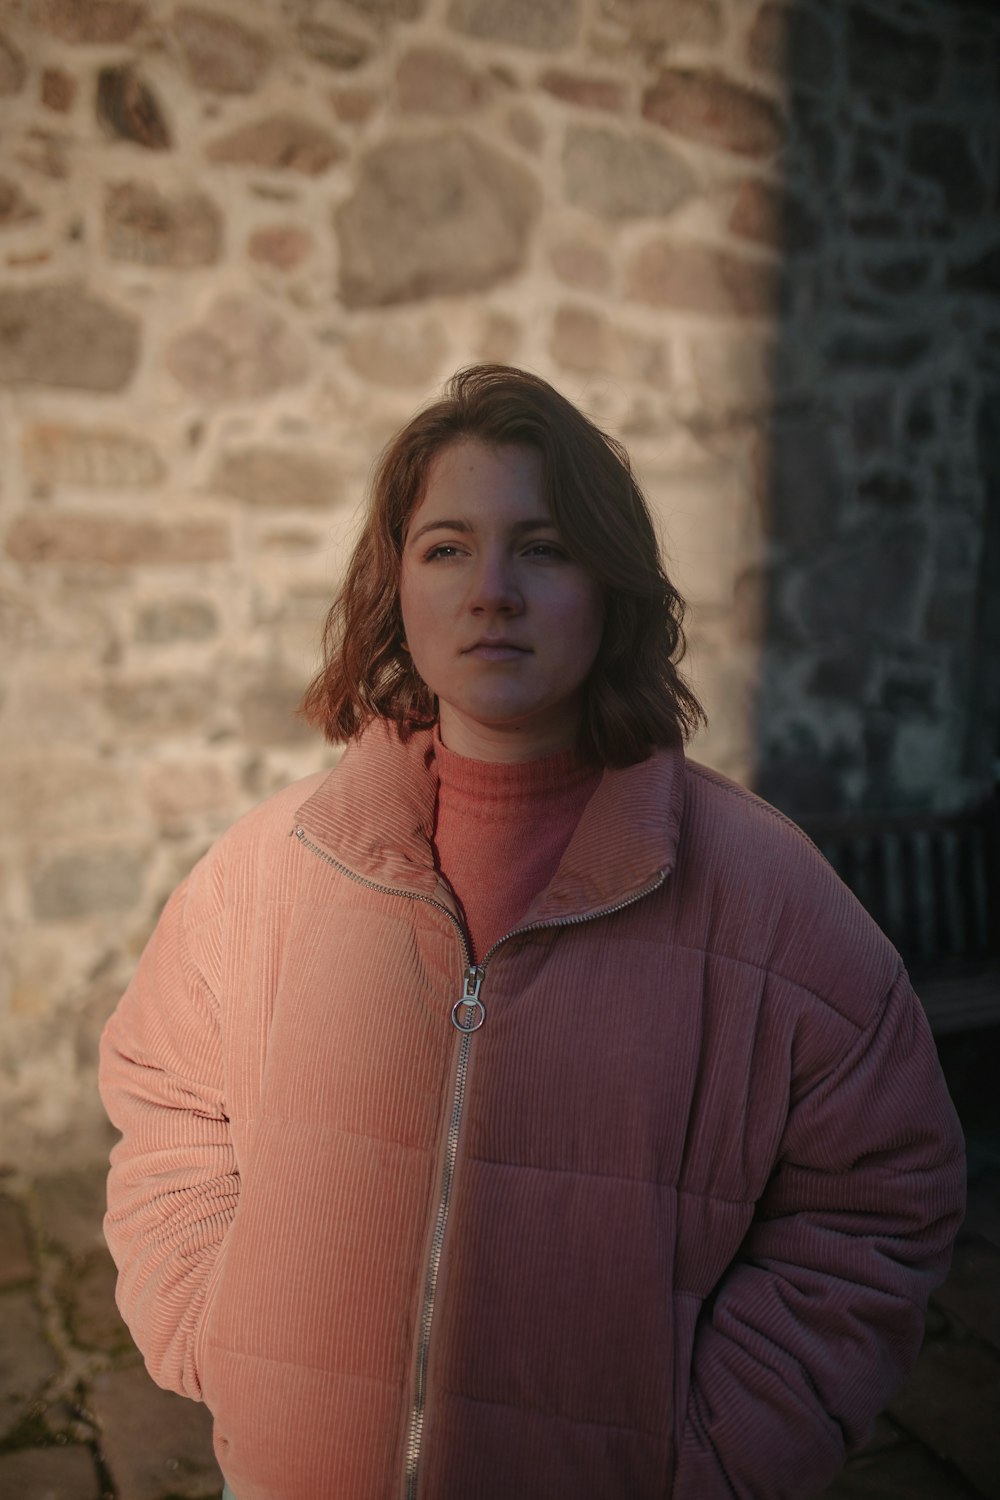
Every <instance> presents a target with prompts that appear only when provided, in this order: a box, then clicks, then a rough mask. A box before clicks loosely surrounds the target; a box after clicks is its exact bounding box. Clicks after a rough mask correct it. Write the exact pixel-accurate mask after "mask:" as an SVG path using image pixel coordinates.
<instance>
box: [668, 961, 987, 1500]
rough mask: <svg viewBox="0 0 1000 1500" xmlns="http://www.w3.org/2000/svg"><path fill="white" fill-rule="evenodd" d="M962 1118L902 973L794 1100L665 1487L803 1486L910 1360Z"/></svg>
mask: <svg viewBox="0 0 1000 1500" xmlns="http://www.w3.org/2000/svg"><path fill="white" fill-rule="evenodd" d="M964 1195H965V1163H964V1154H963V1144H962V1137H961V1131H960V1128H959V1124H958V1120H957V1118H956V1116H955V1112H954V1109H953V1107H952V1104H951V1100H950V1099H949V1097H948V1094H947V1090H946V1088H945V1085H944V1081H943V1079H942V1076H941V1072H940V1068H939V1066H938V1062H937V1055H936V1052H935V1049H934V1044H933V1041H932V1039H931V1036H930V1031H929V1028H928V1026H927V1022H926V1019H925V1017H924V1014H923V1010H922V1008H921V1006H920V1004H919V1002H918V1001H917V1000H916V998H915V997H914V995H913V992H912V990H911V989H910V986H909V982H908V980H907V978H906V975H905V973H902V972H901V973H900V975H899V976H898V978H897V980H896V982H895V984H894V985H893V987H892V989H891V991H890V993H889V995H888V996H887V998H886V999H885V1001H884V1003H883V1004H882V1005H880V1006H879V1008H878V1012H877V1014H876V1016H875V1018H874V1019H873V1020H872V1022H871V1024H870V1025H869V1026H868V1027H867V1028H866V1029H865V1030H864V1031H863V1032H861V1033H860V1035H859V1036H858V1038H857V1040H856V1042H855V1044H854V1045H853V1046H852V1048H851V1050H850V1052H849V1053H848V1055H847V1056H845V1057H844V1058H843V1059H842V1061H841V1062H840V1063H839V1064H838V1065H837V1066H836V1067H835V1068H834V1070H833V1071H832V1072H828V1073H827V1074H826V1076H825V1077H823V1079H822V1081H820V1082H818V1083H816V1084H814V1085H813V1086H812V1087H811V1088H809V1089H808V1091H806V1092H805V1093H804V1095H803V1096H802V1097H800V1098H794V1097H793V1100H792V1103H791V1106H790V1110H789V1115H788V1119H787V1124H786V1128H785V1132H784V1136H783V1140H782V1143H781V1149H780V1152H779V1156H778V1160H777V1163H776V1166H775V1169H774V1171H773V1174H772V1176H771V1178H770V1180H769V1182H768V1184H767V1187H766V1189H765V1191H764V1193H763V1195H762V1197H761V1199H760V1200H759V1202H758V1204H757V1206H756V1210H755V1214H754V1219H753V1222H752V1224H751V1226H750V1229H749V1231H748V1233H747V1235H746V1238H745V1240H744V1242H743V1245H742V1247H741V1249H740V1252H739V1255H738V1256H737V1258H736V1261H735V1262H734V1264H733V1265H732V1266H731V1267H730V1268H729V1270H728V1271H727V1273H726V1275H725V1276H724V1277H723V1279H722V1280H721V1282H720V1284H719V1285H718V1287H717V1288H716V1291H715V1294H714V1297H713V1299H712V1301H711V1302H710V1304H708V1305H707V1306H706V1308H705V1310H704V1312H703V1315H702V1322H701V1324H700V1325H699V1329H698V1332H697V1333H696V1337H695V1345H694V1353H693V1364H692V1373H691V1388H690V1395H689V1401H688V1406H687V1412H686V1417H685V1421H684V1425H683V1431H682V1437H681V1441H680V1445H679V1452H678V1457H677V1469H676V1474H675V1484H674V1490H673V1495H674V1500H723V1497H725V1500H734V1497H739V1500H807V1497H814V1496H816V1495H818V1494H819V1493H820V1492H821V1491H822V1490H823V1488H824V1487H825V1486H826V1485H827V1484H828V1483H829V1482H830V1480H831V1479H832V1478H833V1476H834V1475H835V1474H836V1472H837V1471H838V1469H839V1468H840V1466H841V1465H842V1463H843V1461H844V1457H845V1453H846V1452H847V1451H850V1450H851V1449H853V1448H855V1447H858V1446H859V1445H861V1444H862V1443H863V1442H864V1441H865V1440H866V1439H867V1437H868V1435H869V1431H870V1428H871V1424H872V1422H873V1421H874V1418H875V1416H876V1415H877V1413H878V1412H879V1411H880V1410H881V1409H882V1408H883V1407H884V1406H885V1405H886V1404H887V1403H888V1402H889V1401H890V1400H891V1398H892V1397H893V1395H894V1394H895V1392H896V1391H897V1389H898V1388H899V1386H900V1385H901V1384H902V1382H903V1379H904V1377H905V1376H906V1374H907V1372H908V1371H909V1370H910V1368H911V1367H912V1365H913V1364H914V1363H915V1361H916V1357H917V1354H918V1352H919V1348H920V1342H921V1336H922V1331H923V1323H924V1313H925V1309H926V1305H927V1298H928V1296H929V1294H930V1292H931V1291H932V1290H933V1289H934V1287H935V1286H936V1285H938V1283H939V1282H940V1281H941V1280H942V1279H943V1278H944V1275H945V1273H946V1271H947V1267H948V1261H949V1256H950V1251H951V1244H952V1241H953V1239H954V1236H955V1234H956V1232H957V1230H958V1227H959V1224H960V1223H961V1219H962V1214H963V1210H964Z"/></svg>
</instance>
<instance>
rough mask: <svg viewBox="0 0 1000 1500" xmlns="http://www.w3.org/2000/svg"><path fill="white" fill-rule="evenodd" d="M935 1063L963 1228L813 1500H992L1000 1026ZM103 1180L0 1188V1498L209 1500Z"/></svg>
mask: <svg viewBox="0 0 1000 1500" xmlns="http://www.w3.org/2000/svg"><path fill="white" fill-rule="evenodd" d="M941 1050H942V1060H943V1062H944V1065H945V1070H946V1072H947V1074H948V1078H949V1082H950V1084H951V1087H952V1092H953V1094H954V1096H955V1098H956V1102H957V1103H958V1106H959V1111H960V1113H961V1114H962V1119H963V1123H964V1124H965V1128H966V1132H967V1134H968V1137H969V1213H968V1217H967V1219H966V1223H965V1226H964V1229H963V1232H962V1236H961V1238H960V1240H959V1243H958V1246H957V1249H956V1253H955V1259H954V1264H953V1267H952V1271H951V1274H950V1276H949V1277H948V1280H947V1281H946V1282H945V1284H944V1286H943V1287H942V1288H941V1289H940V1291H939V1292H938V1293H937V1295H936V1296H935V1297H934V1299H933V1304H932V1308H931V1315H930V1319H929V1322H928V1326H927V1338H926V1341H925V1344H924V1348H923V1352H922V1354H921V1357H920V1361H919V1363H918V1365H917V1367H916V1369H915V1371H914V1372H913V1374H912V1376H911V1377H910V1379H909V1380H908V1381H907V1383H906V1385H905V1386H904V1388H903V1390H902V1391H901V1393H900V1395H899V1396H898V1397H897V1399H896V1400H895V1401H894V1402H893V1403H892V1405H891V1406H890V1408H889V1410H888V1412H887V1413H886V1414H885V1415H884V1416H882V1417H881V1418H880V1419H879V1422H878V1424H877V1428H876V1432H875V1436H874V1439H873V1441H872V1443H871V1444H870V1446H869V1447H868V1448H867V1449H865V1451H864V1452H863V1453H860V1454H858V1455H857V1456H856V1457H855V1458H854V1459H853V1460H852V1462H851V1463H850V1465H849V1466H848V1468H847V1469H846V1470H845V1472H844V1474H843V1475H842V1477H841V1478H840V1479H839V1480H838V1481H837V1482H836V1484H834V1485H833V1487H832V1488H831V1489H830V1490H828V1491H827V1492H826V1495H825V1496H824V1497H823V1500H932V1497H933V1500H977V1497H978V1500H1000V1112H998V1110H997V1108H996V1103H995V1082H994V1081H995V1079H996V1078H997V1077H1000V1068H998V1066H997V1064H998V1061H1000V1029H994V1030H993V1031H992V1032H984V1033H979V1034H978V1035H975V1034H973V1035H969V1036H965V1037H957V1038H948V1039H945V1040H943V1041H942V1044H941ZM103 1179H104V1168H103V1166H95V1167H91V1168H87V1169H82V1170H79V1171H75V1172H72V1173H68V1172H63V1173H59V1174H54V1175H50V1176H35V1177H34V1178H32V1179H30V1180H29V1179H26V1178H21V1177H18V1176H15V1175H8V1176H7V1178H6V1179H5V1180H3V1181H0V1496H11V1497H13V1496H16V1497H17V1500H209V1497H217V1496H218V1495H219V1493H220V1490H221V1480H220V1477H219V1472H218V1469H217V1468H216V1466H215V1460H214V1458H213V1454H212V1442H211V1431H210V1424H209V1421H208V1416H207V1413H206V1411H205V1409H204V1407H201V1406H197V1405H194V1404H192V1403H191V1402H188V1401H184V1400H182V1399H181V1398H180V1397H178V1396H173V1395H170V1394H169V1393H167V1392H165V1391H161V1390H160V1389H159V1388H158V1387H157V1386H155V1385H154V1384H153V1383H152V1381H151V1380H150V1379H149V1377H148V1376H147V1375H146V1373H145V1371H144V1369H143V1366H142V1363H141V1361H140V1359H139V1356H138V1354H137V1352H136V1350H135V1348H134V1346H133V1345H132V1342H131V1340H130V1338H129V1336H128V1333H127V1331H126V1330H125V1328H124V1326H123V1325H122V1323H121V1321H120V1319H119V1317H118V1314H117V1311H116V1309H115V1304H114V1297H113V1287H114V1269H113V1266H112V1264H111V1260H110V1258H109V1256H108V1254H107V1251H106V1250H105V1248H104V1244H103V1241H102V1238H101V1228H100V1224H101V1214H102V1211H103V1193H104V1184H103Z"/></svg>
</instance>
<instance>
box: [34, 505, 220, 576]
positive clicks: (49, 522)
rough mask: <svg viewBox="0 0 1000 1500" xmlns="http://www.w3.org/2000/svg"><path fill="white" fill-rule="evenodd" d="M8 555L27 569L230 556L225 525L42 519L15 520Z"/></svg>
mask: <svg viewBox="0 0 1000 1500" xmlns="http://www.w3.org/2000/svg"><path fill="white" fill-rule="evenodd" d="M5 551H6V552H7V555H8V557H12V558H13V559H14V561H15V562H21V563H29V564H41V563H47V564H54V565H61V564H64V563H100V564H103V565H105V566H107V567H111V568H130V567H146V566H151V567H175V566H176V565H177V564H179V563H209V562H223V561H225V559H226V558H228V557H229V556H230V555H231V553H232V538H231V535H230V532H229V528H228V527H227V526H223V525H221V524H220V523H218V522H216V521H190V522H176V523H174V524H170V525H168V524H166V523H161V522H159V521H124V520H121V519H120V518H119V517H117V516H110V515H104V516H96V515H71V514H65V515H52V514H48V515H42V514H38V513H34V512H32V513H31V514H27V515H21V516H17V517H15V518H14V520H13V521H12V522H11V525H10V528H9V530H8V532H7V537H6V542H5Z"/></svg>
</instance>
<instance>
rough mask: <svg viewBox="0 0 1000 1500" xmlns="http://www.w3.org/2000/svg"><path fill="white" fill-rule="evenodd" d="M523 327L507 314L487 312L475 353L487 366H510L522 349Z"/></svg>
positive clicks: (477, 338) (478, 335) (481, 325)
mask: <svg viewBox="0 0 1000 1500" xmlns="http://www.w3.org/2000/svg"><path fill="white" fill-rule="evenodd" d="M521 337H522V333H521V325H520V324H519V323H518V322H517V319H516V318H511V317H508V316H507V314H506V313H501V312H496V311H493V310H487V311H486V312H485V313H484V315H483V318H482V322H481V324H480V327H479V332H478V334H477V336H476V341H475V345H474V348H473V353H474V355H475V357H476V359H481V360H483V362H484V363H486V364H498V365H509V364H513V363H514V362H515V360H516V358H517V352H518V350H519V349H520V347H521Z"/></svg>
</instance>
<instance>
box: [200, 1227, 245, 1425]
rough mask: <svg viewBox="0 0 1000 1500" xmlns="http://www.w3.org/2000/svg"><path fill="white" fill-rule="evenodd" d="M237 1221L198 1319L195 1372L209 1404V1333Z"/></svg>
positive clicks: (222, 1247)
mask: <svg viewBox="0 0 1000 1500" xmlns="http://www.w3.org/2000/svg"><path fill="white" fill-rule="evenodd" d="M234 1226H235V1221H234V1223H233V1224H230V1226H229V1229H228V1230H227V1231H226V1235H225V1238H224V1239H223V1241H222V1244H221V1245H220V1246H219V1253H218V1254H217V1255H216V1257H215V1265H214V1266H213V1267H212V1270H211V1274H210V1275H209V1278H208V1286H207V1288H206V1291H205V1301H204V1303H203V1304H202V1309H201V1317H200V1318H199V1320H198V1328H197V1332H196V1333H195V1341H194V1373H195V1378H196V1380H197V1381H198V1387H199V1390H200V1392H201V1399H202V1400H203V1401H205V1402H206V1403H207V1404H208V1405H209V1406H211V1402H210V1401H209V1397H208V1395H207V1394H206V1388H205V1387H206V1381H205V1374H206V1369H205V1366H206V1360H207V1357H208V1347H209V1346H208V1334H209V1330H210V1327H211V1323H212V1314H213V1313H214V1312H215V1310H216V1308H217V1307H218V1305H219V1287H220V1286H221V1284H222V1278H223V1275H224V1273H225V1268H226V1259H227V1252H228V1250H229V1247H230V1245H231V1244H232V1240H233V1229H234Z"/></svg>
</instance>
